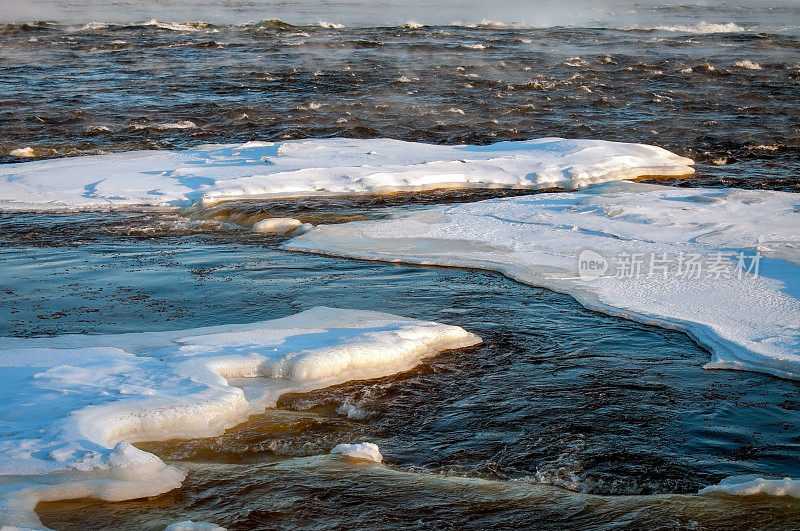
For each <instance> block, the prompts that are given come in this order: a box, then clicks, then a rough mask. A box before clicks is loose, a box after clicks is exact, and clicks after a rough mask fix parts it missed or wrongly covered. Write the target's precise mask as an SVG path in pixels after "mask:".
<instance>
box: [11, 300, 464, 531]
mask: <svg viewBox="0 0 800 531" xmlns="http://www.w3.org/2000/svg"><path fill="white" fill-rule="evenodd" d="M478 342H480V339H479V338H478V337H477V336H475V335H473V334H470V333H468V332H466V331H465V330H463V329H461V328H459V327H455V326H447V325H440V324H436V323H432V322H427V321H419V320H414V319H405V318H402V317H396V316H392V315H388V314H383V313H378V312H369V311H356V310H337V309H332V308H323V307H318V308H314V309H311V310H307V311H305V312H302V313H300V314H297V315H295V316H291V317H286V318H283V319H277V320H273V321H263V322H260V323H253V324H248V325H227V326H217V327H211V328H201V329H194V330H183V331H175V332H154V333H140V334H122V335H113V336H81V335H75V336H62V337H56V338H41V339H18V338H5V339H0V365H2V367H3V378H2V380H3V386H2V391H0V398H1V399H2V400H1V401H0V402H1V403H2V405H0V413H1V415H0V417H1V418H2V419H3V421H2V423H0V426H2V432H0V477H2V478H3V479H4V480H5V483H4V484H3V485H2V487H0V524H2V525H24V526H38V525H40V524H39V522H38V520H37V518H36V516H35V514H34V513H33V508H34V507H35V505H36V504H37V503H38V502H40V501H52V500H61V499H70V498H81V497H93V498H98V499H103V500H126V499H133V498H139V497H145V496H154V495H157V494H160V493H163V492H166V491H169V490H172V489H174V488H177V487H178V486H180V484H181V482H182V481H183V479H184V477H185V472H184V471H182V470H180V469H177V468H175V467H173V466H169V465H166V464H165V463H164V462H162V461H161V460H160V459H159V458H158V457H156V456H155V455H152V454H150V453H147V452H144V451H141V450H138V449H137V448H135V447H133V446H131V445H130V442H136V441H145V440H164V439H173V438H190V437H208V436H214V435H219V434H220V433H222V432H223V431H224V430H225V429H226V428H229V427H231V426H233V425H235V424H238V423H239V422H241V421H243V420H244V419H245V418H246V417H247V416H249V415H250V414H252V413H254V412H257V411H259V410H262V409H263V408H264V407H270V406H273V405H274V404H275V401H276V400H277V399H278V397H279V396H280V395H281V394H283V393H285V392H289V391H295V392H302V391H309V390H312V389H319V388H322V387H327V386H329V385H333V384H337V383H342V382H344V381H347V380H351V379H356V378H367V377H378V376H385V375H388V374H393V373H395V372H398V371H402V370H407V369H409V368H411V367H413V366H414V365H416V364H417V363H418V362H419V360H420V359H421V358H423V357H425V356H429V355H433V354H436V353H438V352H440V351H442V350H445V349H450V348H459V347H465V346H470V345H474V344H476V343H478ZM229 379H236V382H237V384H238V385H240V387H233V386H231V385H229V384H228V380H229ZM359 448H360V447H359ZM369 449H370V448H367V450H369ZM359 451H360V450H359ZM365 455H366V454H365ZM370 455H373V456H374V452H373V453H372V454H370Z"/></svg>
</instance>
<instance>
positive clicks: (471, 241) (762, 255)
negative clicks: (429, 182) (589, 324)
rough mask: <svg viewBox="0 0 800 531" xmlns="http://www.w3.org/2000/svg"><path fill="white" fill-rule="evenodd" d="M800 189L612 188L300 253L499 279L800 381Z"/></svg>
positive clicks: (470, 209) (519, 202)
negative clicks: (682, 335) (469, 270)
mask: <svg viewBox="0 0 800 531" xmlns="http://www.w3.org/2000/svg"><path fill="white" fill-rule="evenodd" d="M798 227H800V199H798V195H797V194H791V193H785V192H773V191H754V190H736V189H696V188H695V189H685V188H671V187H665V186H657V185H648V184H643V183H633V182H619V183H606V184H602V185H598V186H595V187H591V188H589V189H586V190H582V191H578V192H563V193H553V194H537V195H531V196H525V197H516V198H506V199H499V200H489V201H483V202H479V203H470V204H464V205H457V206H452V207H436V208H432V209H428V210H424V211H417V212H414V213H410V214H406V215H398V216H396V217H394V218H390V219H386V220H377V221H363V222H353V223H347V224H342V225H328V226H320V227H317V228H315V229H313V230H311V231H310V232H308V233H307V234H305V235H303V236H299V237H298V238H296V239H293V240H290V241H289V242H288V243H287V244H286V247H287V248H288V249H293V250H300V251H311V252H319V253H325V254H332V255H340V256H348V257H357V258H364V259H375V260H385V261H399V262H407V263H418V264H437V265H444V266H462V267H474V268H482V269H488V270H495V271H499V272H502V273H505V274H506V275H508V276H509V277H512V278H514V279H517V280H519V281H521V282H524V283H528V284H531V285H535V286H543V287H547V288H550V289H553V290H555V291H559V292H563V293H568V294H571V295H573V296H574V297H575V298H577V299H578V300H579V301H580V302H581V303H582V304H584V305H585V306H587V307H589V308H592V309H596V310H600V311H604V312H606V313H609V314H612V315H617V316H621V317H626V318H631V319H635V320H638V321H640V322H645V323H652V324H657V325H660V326H666V327H671V328H676V329H679V330H684V331H686V332H687V333H689V334H690V335H691V336H692V337H694V338H695V339H696V340H697V341H698V342H699V343H700V344H701V345H703V346H705V347H707V348H708V349H710V350H711V352H712V354H713V356H712V360H711V362H710V363H709V364H708V365H707V367H708V368H727V369H742V370H753V371H760V372H765V373H769V374H773V375H776V376H780V377H784V378H791V379H800V348H799V347H800V301H799V300H798V299H800V231H798Z"/></svg>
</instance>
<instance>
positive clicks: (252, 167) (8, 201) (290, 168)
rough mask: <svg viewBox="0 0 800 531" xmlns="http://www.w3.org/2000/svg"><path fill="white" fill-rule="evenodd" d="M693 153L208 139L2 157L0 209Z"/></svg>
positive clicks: (376, 183)
mask: <svg viewBox="0 0 800 531" xmlns="http://www.w3.org/2000/svg"><path fill="white" fill-rule="evenodd" d="M691 165H692V161H691V160H690V159H686V158H683V157H679V156H678V155H675V154H673V153H670V152H669V151H666V150H664V149H662V148H659V147H656V146H649V145H643V144H626V143H618V142H607V141H602V140H564V139H559V138H543V139H538V140H528V141H522V142H500V143H497V144H494V145H490V146H469V145H467V146H441V145H431V144H421V143H414V142H402V141H399V140H390V139H371V140H355V139H345V138H335V139H315V140H294V141H287V142H276V143H273V142H249V143H246V144H241V145H233V144H231V145H205V146H200V147H198V148H195V149H190V150H185V151H134V152H129V153H116V154H106V155H91V156H82V157H71V158H62V159H53V160H45V161H34V162H25V163H20V164H13V165H5V166H4V167H3V170H2V172H0V210H6V211H9V210H75V209H79V210H80V209H84V210H102V209H110V208H123V207H125V208H131V207H141V206H149V207H178V206H188V205H191V204H195V203H203V202H205V203H213V202H216V201H222V200H226V199H242V198H269V197H292V196H308V195H324V194H365V193H388V192H394V191H400V190H431V189H437V188H454V187H459V188H468V187H472V188H492V187H496V188H531V189H537V188H547V187H553V186H560V187H564V188H578V187H581V186H585V185H588V184H591V183H598V182H603V181H610V180H620V179H633V178H637V177H641V176H682V175H689V174H692V173H693V172H694V170H693V169H692V166H691Z"/></svg>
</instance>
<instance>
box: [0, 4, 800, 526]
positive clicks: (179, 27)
mask: <svg viewBox="0 0 800 531" xmlns="http://www.w3.org/2000/svg"><path fill="white" fill-rule="evenodd" d="M17 4H21V5H17ZM533 4H535V5H533ZM110 6H111V7H110ZM0 23H2V25H0V162H3V163H9V164H12V163H16V162H19V161H20V160H26V159H23V158H21V157H20V155H23V154H24V155H32V156H34V157H39V158H50V157H62V156H75V155H81V154H89V153H100V152H115V151H126V150H133V149H159V148H178V149H180V148H184V147H190V146H195V145H197V144H200V143H209V142H211V143H213V142H224V143H230V142H239V141H248V140H255V139H257V140H281V139H295V138H308V137H334V136H346V137H358V138H372V137H376V138H377V137H387V138H398V139H403V140H414V141H424V142H431V143H446V144H455V143H470V144H487V143H491V142H495V141H499V140H517V139H528V138H535V137H543V136H562V137H584V138H599V139H605V140H620V141H627V142H645V143H652V144H657V145H659V146H662V147H665V148H667V149H670V150H672V151H674V152H675V153H678V154H680V155H684V156H687V157H691V158H693V159H695V160H696V161H697V162H698V166H697V169H698V172H697V175H696V177H695V178H693V179H690V180H687V181H682V182H681V183H680V184H681V185H687V186H694V185H698V184H701V185H712V186H722V185H724V186H741V187H751V188H768V189H779V190H790V191H800V6H798V4H797V3H796V2H782V3H778V2H774V3H770V4H766V3H762V2H757V3H754V4H748V3H742V2H739V3H737V2H733V3H725V4H716V3H710V4H709V5H685V4H681V3H677V2H665V3H663V4H637V5H635V6H630V5H625V4H624V3H614V2H597V3H591V4H587V5H583V6H578V7H575V8H573V7H570V6H569V5H565V4H564V3H563V2H541V3H532V5H524V6H520V5H518V3H515V2H500V3H499V4H497V5H495V4H492V5H488V4H487V5H482V4H477V3H475V4H464V3H460V4H456V3H453V2H445V3H440V4H437V5H435V6H429V7H427V8H425V9H420V8H419V7H418V6H415V5H413V3H410V2H409V3H403V2H394V3H392V4H391V5H389V4H386V5H384V4H375V3H371V2H368V3H364V2H358V1H355V0H348V1H344V2H335V3H333V2H311V1H305V2H294V3H286V2H254V1H247V0H242V1H235V2H234V1H232V0H224V1H222V2H216V1H211V0H207V1H198V2H189V1H184V0H181V1H172V2H168V3H167V4H166V5H165V4H164V3H163V2H155V1H146V2H128V3H125V2H121V3H114V4H113V5H112V4H105V3H103V4H101V3H97V2H91V1H80V0H72V1H70V2H51V1H43V0H36V1H32V2H27V3H24V5H23V3H19V2H16V3H15V2H11V1H9V0H0ZM26 147H30V148H31V151H32V152H27V153H21V152H16V153H15V154H12V151H13V150H17V149H20V148H26ZM516 193H522V192H514V191H475V190H471V191H447V192H432V193H426V194H397V195H393V196H388V197H380V196H368V197H362V198H327V199H326V198H307V199H299V200H298V199H289V200H280V201H249V202H247V201H242V202H232V203H225V204H222V205H218V206H213V207H209V208H206V209H203V210H198V211H196V212H193V213H192V215H191V219H190V218H189V217H186V216H184V215H182V214H181V213H179V212H176V211H173V210H170V211H150V212H118V213H113V214H108V213H106V214H99V213H97V214H95V213H76V214H63V215H62V214H58V215H53V214H28V213H26V214H8V213H6V214H0V294H1V295H2V304H0V336H18V337H33V336H42V335H56V334H64V333H89V334H99V333H122V332H136V331H152V330H174V329H186V328H191V327H199V326H207V325H216V324H227V323H239V322H252V321H256V320H263V319H269V318H276V317H282V316H286V315H290V314H293V313H295V312H297V311H300V310H303V309H306V308H309V307H313V306H316V305H320V304H323V305H330V306H340V307H347V308H363V309H374V310H380V311H387V312H392V313H396V314H398V315H404V316H409V317H418V318H423V319H431V320H435V321H439V322H443V323H448V324H455V325H458V326H461V327H464V328H465V329H467V330H469V331H471V332H475V333H477V334H479V335H481V337H482V338H483V339H484V343H483V344H482V345H479V346H477V347H472V348H469V349H462V350H457V351H451V352H447V353H445V354H443V355H441V356H439V357H436V358H433V359H430V360H427V361H426V362H425V363H424V364H423V365H422V366H420V367H418V368H417V369H414V370H412V371H410V372H408V373H405V374H400V375H395V376H393V377H389V378H384V379H380V380H375V381H368V382H351V383H348V384H345V385H342V386H338V387H336V388H332V389H325V390H321V391H316V392H314V393H310V394H306V395H292V396H285V397H283V399H282V400H281V401H280V403H279V404H278V408H277V409H276V410H270V411H268V412H267V413H265V414H263V415H257V416H255V417H253V418H251V419H250V420H249V421H248V422H247V423H245V424H243V425H241V426H239V427H236V428H234V429H232V430H229V431H228V432H227V433H226V434H225V435H223V436H221V437H219V438H211V439H200V440H195V441H182V442H181V441H170V442H165V443H151V444H143V445H140V446H141V447H142V448H144V449H146V450H148V451H152V452H154V453H155V454H157V455H159V456H161V457H163V458H164V459H165V460H166V461H168V462H170V463H175V464H178V465H179V466H181V467H183V468H185V469H187V470H189V472H190V474H189V477H188V479H187V481H186V483H185V485H184V487H183V488H181V489H179V490H177V491H174V492H172V493H168V494H166V495H164V496H160V497H157V498H154V499H150V500H135V501H129V502H122V503H99V502H97V501H93V500H79V501H70V502H58V503H46V504H40V506H39V508H38V514H39V516H40V518H41V519H42V522H43V523H44V524H45V525H47V526H49V527H52V528H55V529H62V528H64V529H66V528H71V529H86V528H100V527H104V528H119V529H126V528H131V527H137V528H153V529H157V528H163V527H164V525H166V524H168V523H170V522H174V521H177V520H186V519H190V518H191V519H193V520H210V521H213V522H216V523H218V524H220V525H224V526H226V527H228V528H230V529H253V528H285V527H300V528H314V529H319V528H327V527H377V528H393V529H394V528H397V527H400V528H411V527H414V528H417V527H425V526H427V527H436V528H439V527H476V528H477V527H481V528H486V527H490V526H494V527H497V526H536V527H539V528H553V529H559V528H564V527H565V526H583V527H591V528H617V527H633V528H643V527H648V528H664V527H668V528H680V527H688V528H736V527H739V526H751V527H763V528H770V527H776V526H782V527H786V528H791V527H795V528H796V527H797V526H798V525H800V504H799V503H798V501H797V500H794V499H791V498H768V497H748V498H745V499H742V498H736V497H715V496H697V495H694V493H696V492H697V491H698V489H700V488H702V487H704V486H707V485H710V484H713V483H716V482H718V481H719V480H721V479H722V478H725V477H728V476H733V475H738V474H749V473H754V474H759V475H763V476H765V477H767V476H768V477H776V476H784V475H788V476H792V477H800V465H798V463H800V445H799V444H798V437H797V433H798V428H800V416H798V415H797V411H798V410H799V409H800V402H798V400H797V392H798V386H797V384H796V383H793V382H788V381H782V380H778V379H775V378H772V377H769V376H765V375H759V374H749V373H731V372H726V371H703V370H702V368H701V367H702V365H703V364H705V363H706V362H707V361H708V359H709V354H708V353H707V352H706V351H704V350H703V349H701V348H700V347H698V346H697V345H696V344H695V343H694V342H692V341H691V340H690V339H689V338H688V337H687V336H685V335H683V334H680V333H677V332H672V331H666V330H661V329H657V328H653V327H648V326H643V325H638V324H634V323H631V322H628V321H624V320H620V319H617V318H612V317H608V316H604V315H600V314H597V313H595V312H591V311H588V310H585V309H583V308H582V307H580V306H579V305H578V304H577V303H576V302H575V301H574V300H572V299H570V298H569V297H566V296H563V295H559V294H554V293H552V292H549V291H546V290H541V289H535V288H530V287H526V286H523V285H520V284H517V283H514V282H512V281H510V280H507V279H505V278H503V277H501V276H499V275H495V274H491V273H481V272H474V271H462V270H452V269H436V268H423V267H407V266H396V265H376V264H365V263H360V262H357V261H348V260H341V259H333V258H325V257H318V256H310V255H301V254H293V253H287V252H284V251H281V250H279V249H278V247H279V245H280V244H281V243H282V242H283V241H284V239H282V238H278V237H269V236H265V235H263V234H257V233H253V232H251V231H249V230H245V229H243V228H242V227H241V226H236V225H234V224H230V223H229V222H234V223H239V225H243V226H250V225H252V223H253V222H254V221H257V220H259V219H263V218H266V217H277V216H288V217H294V218H298V219H300V220H301V221H304V222H311V223H314V224H319V223H338V222H345V221H352V220H359V219H375V218H380V217H384V216H387V215H390V214H391V213H393V212H397V211H398V210H408V209H411V208H417V207H419V206H424V205H430V204H436V203H452V202H467V201H476V200H480V199H485V198H488V197H496V196H502V195H509V194H516ZM220 222H223V223H220ZM362 440H369V441H373V442H376V443H378V444H379V446H380V448H381V451H382V452H383V454H384V457H385V459H386V463H387V465H388V466H387V468H380V467H379V468H376V467H373V466H368V465H366V464H363V465H360V466H359V465H353V464H352V463H351V464H350V465H348V466H347V467H344V465H342V464H341V463H340V462H337V461H332V460H330V459H328V458H326V457H321V456H324V455H325V454H327V452H328V451H329V450H330V449H331V448H332V447H333V446H334V445H336V444H338V443H341V442H360V441H362ZM343 467H344V468H343Z"/></svg>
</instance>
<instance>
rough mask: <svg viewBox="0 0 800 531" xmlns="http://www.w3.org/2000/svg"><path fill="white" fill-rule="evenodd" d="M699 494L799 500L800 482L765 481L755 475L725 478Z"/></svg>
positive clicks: (790, 480) (791, 480) (788, 479)
mask: <svg viewBox="0 0 800 531" xmlns="http://www.w3.org/2000/svg"><path fill="white" fill-rule="evenodd" d="M700 494H729V495H732V496H756V495H759V494H766V495H768V496H791V497H793V498H800V481H798V480H796V479H791V478H788V477H787V478H783V479H765V478H762V477H759V476H755V475H747V476H733V477H729V478H725V479H723V480H722V481H720V482H719V483H717V484H716V485H711V486H710V487H706V488H704V489H702V490H701V491H700Z"/></svg>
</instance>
